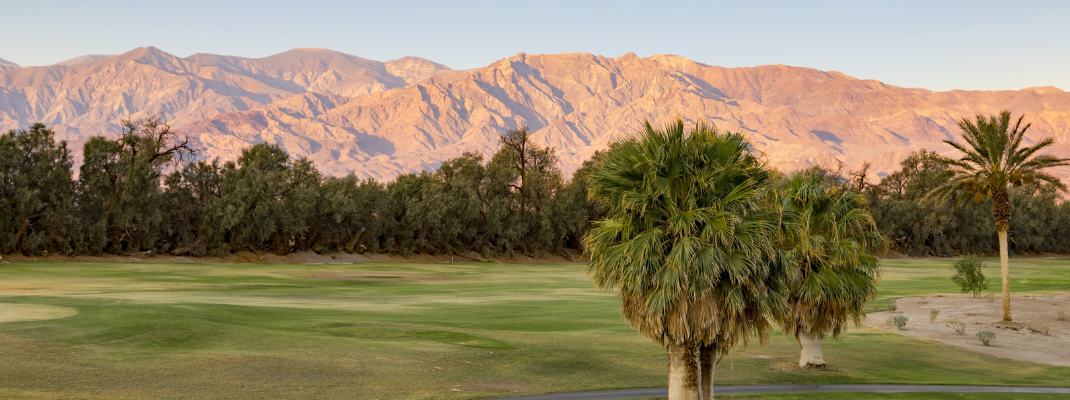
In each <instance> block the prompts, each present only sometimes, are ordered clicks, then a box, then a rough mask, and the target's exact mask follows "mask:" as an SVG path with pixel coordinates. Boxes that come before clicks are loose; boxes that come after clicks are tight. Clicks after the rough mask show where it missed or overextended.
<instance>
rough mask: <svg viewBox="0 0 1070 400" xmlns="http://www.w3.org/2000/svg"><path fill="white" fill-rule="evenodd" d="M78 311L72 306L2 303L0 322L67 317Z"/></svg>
mask: <svg viewBox="0 0 1070 400" xmlns="http://www.w3.org/2000/svg"><path fill="white" fill-rule="evenodd" d="M77 313H78V311H76V310H75V309H73V308H70V307H61V306H49V305H44V304H15V303H0V323H5V322H15V321H41V320H46V319H58V318H66V317H69V316H72V315H74V314H77Z"/></svg>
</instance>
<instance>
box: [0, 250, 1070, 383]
mask: <svg viewBox="0 0 1070 400" xmlns="http://www.w3.org/2000/svg"><path fill="white" fill-rule="evenodd" d="M950 263H951V260H887V261H885V262H884V268H885V269H884V279H883V280H882V283H881V294H880V299H879V300H878V302H876V304H875V305H874V306H873V307H876V308H881V307H886V304H887V302H888V301H890V300H891V299H893V298H896V297H902V296H909V295H918V294H927V293H953V292H955V291H956V289H955V287H954V285H953V283H952V282H951V281H950V280H949V279H948V276H949V274H950ZM1013 268H1014V279H1015V280H1014V289H1015V290H1016V291H1018V292H1019V293H1025V292H1038V291H1067V290H1070V260H1068V259H1015V260H1014V265H1013ZM986 272H987V273H988V274H989V276H990V277H992V278H993V279H994V281H993V285H992V287H993V291H994V290H996V289H997V288H998V273H997V272H996V271H995V270H994V269H991V268H990V269H989V270H986ZM2 303H22V304H41V305H49V306H54V307H67V308H70V309H73V310H75V311H77V314H75V315H73V316H69V317H66V318H60V319H51V320H37V321H18V322H7V323H0V359H2V360H4V361H3V362H0V398H100V399H123V398H190V399H207V398H271V399H278V398H316V399H332V398H346V399H350V398H360V399H412V398H428V399H431V398H434V399H439V398H458V399H460V398H487V397H496V396H503V395H516V394H535V393H548V392H562V391H580V390H597V389H610V388H625V387H649V386H659V385H663V384H664V383H665V366H664V365H665V361H664V355H663V351H662V349H661V348H660V347H659V346H658V345H656V344H654V343H651V342H649V341H647V340H645V339H643V338H642V337H641V336H639V335H638V334H637V333H636V332H635V331H634V330H632V328H631V327H629V326H628V325H627V324H626V323H625V322H624V321H623V320H622V319H621V317H620V312H619V309H618V304H617V300H616V298H615V297H614V296H613V295H612V294H611V293H606V292H602V291H599V290H596V289H595V288H593V286H592V285H591V283H590V282H589V280H588V279H587V276H586V274H585V273H584V270H583V266H582V265H512V264H510V265H505V264H406V263H397V264H356V265H265V264H233V265H228V264H221V265H214V264H155V263H126V264H120V263H115V264H111V263H88V262H18V263H8V264H0V307H3V304H2ZM882 303H883V304H882ZM993 306H994V307H995V306H998V302H996V303H993ZM53 309H54V308H53ZM796 357H797V347H796V344H795V343H794V341H793V340H791V339H790V338H785V337H783V336H780V335H775V336H774V337H773V338H772V340H771V341H770V342H769V343H768V344H767V345H764V346H763V345H760V344H758V343H757V342H753V343H751V345H750V346H749V347H748V348H746V349H739V351H737V352H735V353H733V355H732V356H730V357H728V358H726V359H725V360H723V361H722V363H721V364H720V365H719V366H718V370H717V383H718V384H723V385H730V384H761V383H941V384H998V385H1057V386H1067V385H1070V368H1058V367H1049V366H1043V365H1037V364H1030V363H1023V362H1014V361H1008V360H1002V359H996V358H992V357H987V356H982V355H979V354H974V353H970V352H966V351H962V350H958V349H955V348H952V347H948V346H944V345H940V344H938V343H935V342H931V341H920V340H916V339H910V338H906V337H902V336H898V335H894V334H888V333H881V332H878V331H875V330H869V329H864V328H863V329H853V330H851V331H850V332H849V333H848V334H846V335H844V336H842V337H841V338H839V339H836V340H834V341H831V342H830V343H828V344H827V345H826V359H827V360H828V361H829V362H830V363H831V368H830V369H829V370H826V371H800V370H798V369H797V368H796V367H795V362H796ZM807 396H808V398H812V397H810V395H807ZM829 396H841V395H829ZM783 398H791V397H783ZM825 398H830V399H832V398H840V397H825ZM844 398H847V397H844ZM850 398H859V397H857V396H855V397H850ZM881 398H900V397H881ZM903 398H914V397H903ZM927 398H929V397H927ZM939 398H945V397H939ZM946 398H964V399H967V398H968V399H972V398H978V399H982V398H997V397H946ZM1038 398H1045V397H1038Z"/></svg>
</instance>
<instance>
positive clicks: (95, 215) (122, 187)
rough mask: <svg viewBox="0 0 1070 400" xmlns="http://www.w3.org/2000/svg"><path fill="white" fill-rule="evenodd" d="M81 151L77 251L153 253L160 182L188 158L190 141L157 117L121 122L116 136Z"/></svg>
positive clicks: (159, 209)
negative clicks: (79, 233)
mask: <svg viewBox="0 0 1070 400" xmlns="http://www.w3.org/2000/svg"><path fill="white" fill-rule="evenodd" d="M82 153H83V156H84V162H83V164H82V169H81V173H80V175H79V181H78V208H79V212H80V216H81V219H82V222H81V224H82V229H83V235H82V239H81V241H80V243H81V248H82V249H83V250H84V251H87V252H89V253H91V254H99V253H101V252H108V253H116V254H119V253H127V252H132V251H150V250H155V249H157V245H159V243H157V240H158V239H160V237H161V236H162V235H163V232H162V231H161V226H162V224H163V223H164V217H165V212H164V208H163V204H164V197H163V195H162V192H161V185H160V184H161V179H162V176H163V173H164V170H165V168H167V167H168V166H169V165H172V164H171V163H172V162H177V161H181V160H182V159H184V158H186V157H188V156H191V155H192V154H193V149H192V147H191V146H190V144H189V140H188V139H186V138H180V137H179V135H178V134H177V133H176V132H174V131H173V130H171V127H170V126H168V125H167V124H165V123H163V122H161V121H159V120H157V119H152V118H150V119H144V120H137V121H125V122H123V133H122V135H121V136H120V137H119V138H117V139H114V140H113V139H106V138H103V137H94V138H91V139H89V141H88V142H86V144H85V150H84V151H83V152H82Z"/></svg>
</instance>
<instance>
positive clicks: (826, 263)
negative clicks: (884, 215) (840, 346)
mask: <svg viewBox="0 0 1070 400" xmlns="http://www.w3.org/2000/svg"><path fill="white" fill-rule="evenodd" d="M831 177H832V176H831V175H828V174H821V173H815V172H814V171H804V172H800V173H796V174H794V175H792V176H790V177H788V178H787V179H785V180H783V181H782V182H780V185H779V190H778V191H777V192H776V195H774V196H775V199H776V200H774V201H775V203H776V204H777V205H776V206H774V207H776V208H778V211H779V214H780V218H779V219H778V220H779V226H780V229H779V235H778V247H779V248H780V252H779V253H778V254H777V258H776V262H778V263H780V264H781V265H782V266H783V269H784V271H786V275H787V277H788V282H789V284H788V287H790V288H791V290H790V291H789V294H788V298H787V308H786V309H785V312H783V313H780V314H777V315H776V317H777V320H778V322H779V323H780V326H781V328H782V329H783V330H784V332H785V333H786V334H790V335H794V336H795V338H796V339H797V340H798V341H799V345H800V347H801V348H802V351H801V352H800V356H799V366H800V367H804V368H805V367H824V366H825V360H824V357H823V355H822V352H821V340H822V339H823V338H824V337H826V336H828V335H832V336H837V335H839V334H840V333H841V332H842V331H843V330H844V329H845V328H846V327H847V324H848V323H849V322H852V321H853V322H854V323H855V324H859V323H861V320H862V318H863V317H864V316H865V314H864V313H863V310H862V308H863V306H865V304H866V302H868V301H869V300H871V299H872V298H873V297H874V296H875V295H876V292H877V286H876V280H877V275H878V265H877V256H876V255H875V254H874V252H875V251H876V250H878V249H879V248H880V246H881V235H880V232H879V231H877V227H876V225H875V223H874V222H873V217H872V216H871V215H870V213H869V211H868V210H867V209H866V206H865V201H864V199H863V198H862V195H861V194H860V193H858V192H856V191H854V190H848V189H847V188H846V187H845V186H843V185H842V184H841V183H840V182H837V181H836V180H835V179H830V178H831ZM854 187H855V188H858V186H854Z"/></svg>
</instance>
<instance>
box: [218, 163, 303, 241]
mask: <svg viewBox="0 0 1070 400" xmlns="http://www.w3.org/2000/svg"><path fill="white" fill-rule="evenodd" d="M319 185H320V175H319V172H317V171H316V170H315V169H314V168H312V164H311V163H310V162H308V161H307V160H303V159H302V160H297V161H295V162H291V161H290V158H289V156H288V155H287V154H286V152H285V151H283V150H282V149H280V148H279V147H278V146H275V145H270V144H263V143H261V144H257V145H254V146H252V147H250V148H248V149H245V150H244V151H242V154H241V156H240V157H239V158H238V160H237V162H228V163H226V164H225V165H224V167H223V182H222V193H223V198H222V202H223V205H222V214H221V216H222V217H221V219H220V220H219V221H217V223H219V224H220V226H221V227H222V228H223V229H225V230H226V238H227V239H226V240H227V243H228V244H229V245H230V247H231V250H251V251H262V250H267V251H273V252H275V253H277V254H287V253H290V252H292V251H294V250H295V249H299V248H300V247H299V245H300V244H301V243H303V242H302V241H303V240H305V238H306V237H307V235H308V234H309V232H310V227H311V223H310V221H312V220H313V219H314V217H312V214H313V210H314V208H315V207H316V206H317V204H319V202H320V201H319V199H318V198H317V196H318V195H319Z"/></svg>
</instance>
